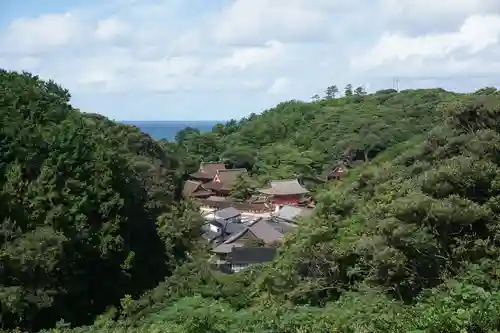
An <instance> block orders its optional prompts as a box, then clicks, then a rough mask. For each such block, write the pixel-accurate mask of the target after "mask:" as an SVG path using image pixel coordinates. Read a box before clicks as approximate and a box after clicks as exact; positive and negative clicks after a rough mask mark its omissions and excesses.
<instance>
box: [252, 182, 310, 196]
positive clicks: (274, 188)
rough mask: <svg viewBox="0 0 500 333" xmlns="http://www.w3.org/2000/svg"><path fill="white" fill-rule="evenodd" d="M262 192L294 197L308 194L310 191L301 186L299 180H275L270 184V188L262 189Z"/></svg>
mask: <svg viewBox="0 0 500 333" xmlns="http://www.w3.org/2000/svg"><path fill="white" fill-rule="evenodd" d="M260 192H262V193H265V194H270V195H292V194H306V193H309V191H308V190H307V189H306V188H305V187H303V186H302V185H300V184H299V181H298V180H297V179H287V180H273V181H271V182H270V187H269V188H266V189H261V190H260Z"/></svg>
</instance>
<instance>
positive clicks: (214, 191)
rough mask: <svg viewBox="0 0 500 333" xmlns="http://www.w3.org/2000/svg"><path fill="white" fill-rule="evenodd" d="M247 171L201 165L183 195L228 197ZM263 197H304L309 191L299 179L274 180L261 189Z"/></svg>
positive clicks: (213, 164)
mask: <svg viewBox="0 0 500 333" xmlns="http://www.w3.org/2000/svg"><path fill="white" fill-rule="evenodd" d="M247 173H248V171H247V170H246V169H242V168H239V169H226V166H225V164H224V163H213V162H212V163H203V162H202V163H201V164H200V168H199V170H198V171H197V172H195V173H192V174H191V175H190V178H191V179H190V180H188V181H186V183H185V185H184V191H183V195H184V196H185V197H192V198H210V197H213V196H224V195H228V194H229V192H230V190H231V188H232V186H233V185H234V183H235V182H236V180H237V179H238V177H239V176H241V175H244V174H247ZM259 192H260V193H261V194H262V195H267V196H286V195H303V194H307V193H309V191H308V190H307V189H306V188H305V187H303V186H302V185H301V184H300V183H299V182H298V180H297V179H285V180H273V181H271V182H270V183H269V186H268V187H267V188H262V189H259Z"/></svg>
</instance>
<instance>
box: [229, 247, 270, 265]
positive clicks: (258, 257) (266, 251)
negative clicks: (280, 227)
mask: <svg viewBox="0 0 500 333" xmlns="http://www.w3.org/2000/svg"><path fill="white" fill-rule="evenodd" d="M276 252H277V251H276V249H275V248H272V247H241V248H238V247H233V248H232V250H231V252H230V253H229V254H228V261H229V262H231V263H232V264H233V265H234V264H257V263H261V262H269V261H273V260H274V258H275V257H276Z"/></svg>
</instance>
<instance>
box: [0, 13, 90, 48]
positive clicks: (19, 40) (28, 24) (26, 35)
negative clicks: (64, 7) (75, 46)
mask: <svg viewBox="0 0 500 333" xmlns="http://www.w3.org/2000/svg"><path fill="white" fill-rule="evenodd" d="M80 28H81V25H80V22H79V20H78V18H77V17H75V16H74V15H73V14H71V13H63V14H44V15H41V16H39V17H37V18H34V19H28V18H19V19H16V20H14V21H12V22H11V24H10V25H9V27H8V28H7V33H6V41H5V43H6V44H8V45H9V46H10V47H11V48H13V49H14V51H17V52H20V53H26V54H30V53H36V52H42V51H45V50H47V49H50V48H52V47H57V46H65V45H67V44H69V43H70V42H71V41H72V39H73V38H75V37H76V35H77V34H78V33H79V30H80Z"/></svg>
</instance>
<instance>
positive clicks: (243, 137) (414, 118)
mask: <svg viewBox="0 0 500 333" xmlns="http://www.w3.org/2000/svg"><path fill="white" fill-rule="evenodd" d="M455 96H456V94H454V93H449V92H446V91H444V90H442V89H429V90H408V91H403V92H399V93H398V92H396V91H395V90H383V91H380V92H377V93H376V94H371V95H354V96H351V97H348V98H338V99H335V98H328V99H323V100H320V101H317V102H313V103H306V102H300V101H288V102H283V103H281V104H279V105H277V106H276V107H275V108H273V109H270V110H266V111H264V112H263V113H262V114H260V115H255V114H252V115H250V116H249V117H247V118H244V119H243V120H241V121H239V122H236V121H230V122H228V123H227V124H225V125H222V124H221V125H217V126H216V127H215V128H214V130H213V131H212V132H210V133H202V134H200V133H199V132H198V131H196V130H194V129H189V128H188V129H186V130H184V131H183V132H181V133H179V135H178V136H177V142H176V143H177V144H179V145H180V150H179V154H180V156H182V160H183V161H185V167H186V168H187V169H188V171H190V172H192V171H194V170H195V169H196V168H198V165H199V162H200V161H201V160H204V161H211V160H218V159H223V160H225V161H226V162H227V163H228V164H230V165H234V166H236V167H246V168H248V169H249V170H251V172H252V173H253V174H254V176H255V179H256V180H257V181H258V182H259V183H261V184H263V183H265V182H266V181H268V180H269V179H272V178H287V177H293V176H294V175H304V176H316V175H321V174H323V173H324V172H325V171H326V170H327V169H328V168H331V167H332V165H334V164H336V163H337V162H339V161H340V160H342V161H346V162H348V163H350V164H352V165H357V164H359V163H360V162H364V161H366V160H369V159H372V158H373V157H375V156H376V155H377V154H378V153H380V152H382V151H384V150H385V149H387V148H388V147H390V146H393V145H394V144H397V143H399V142H402V141H405V140H407V139H409V138H411V137H412V136H413V135H415V134H419V133H424V132H426V131H428V130H429V129H431V128H432V126H434V124H435V123H436V121H439V120H441V119H442V115H441V114H440V113H439V112H436V107H437V106H438V105H439V104H440V103H441V102H444V101H448V100H452V99H453V98H454V97H455ZM170 146H172V145H170ZM171 149H174V148H173V147H172V148H171Z"/></svg>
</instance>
